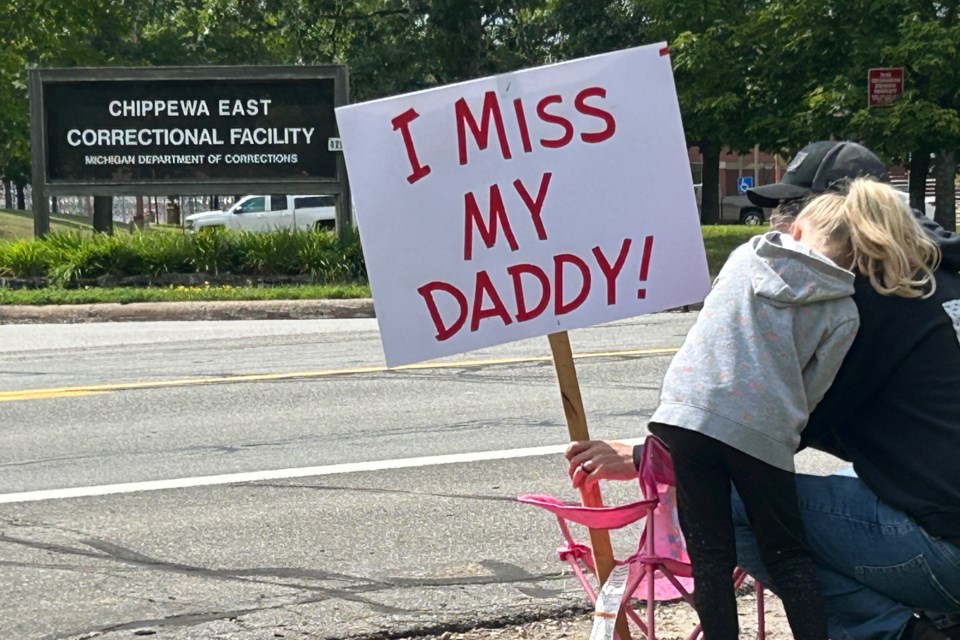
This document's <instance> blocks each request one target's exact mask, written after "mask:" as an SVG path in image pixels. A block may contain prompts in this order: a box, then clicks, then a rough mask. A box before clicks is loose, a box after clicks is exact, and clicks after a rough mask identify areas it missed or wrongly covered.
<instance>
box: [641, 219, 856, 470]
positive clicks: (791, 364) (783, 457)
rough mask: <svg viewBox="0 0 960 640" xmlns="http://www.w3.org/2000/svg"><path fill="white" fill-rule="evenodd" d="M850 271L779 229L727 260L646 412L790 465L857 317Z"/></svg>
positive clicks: (769, 460) (782, 465)
mask: <svg viewBox="0 0 960 640" xmlns="http://www.w3.org/2000/svg"><path fill="white" fill-rule="evenodd" d="M853 281H854V276H853V274H852V273H851V272H849V271H847V270H846V269H842V268H840V267H838V266H837V265H836V264H834V263H833V262H832V261H830V260H829V259H827V258H825V257H824V256H822V255H820V254H818V253H816V252H815V251H813V250H811V249H809V248H808V247H806V246H805V245H802V244H800V243H799V242H797V241H795V240H794V239H793V238H791V237H790V236H788V235H785V234H780V233H776V232H770V233H766V234H764V235H761V236H757V237H755V238H752V239H751V240H750V241H749V242H747V243H746V244H744V245H743V246H741V247H738V248H737V249H736V250H735V251H734V252H733V253H732V254H731V255H730V258H729V259H728V260H727V263H726V264H725V265H724V267H723V269H722V270H721V271H720V275H718V276H717V279H716V281H715V282H714V286H713V290H712V291H711V292H710V294H709V295H708V296H707V298H706V300H705V301H704V303H703V310H702V311H700V314H699V316H698V317H697V321H696V323H695V324H694V326H693V328H692V329H690V332H689V333H688V334H687V337H686V340H684V342H683V346H681V347H680V350H679V352H678V353H677V354H676V356H674V358H673V361H672V362H671V363H670V367H669V369H668V370H667V374H666V377H665V378H664V381H663V387H662V389H661V392H660V406H659V407H658V408H657V410H656V411H655V412H654V414H653V416H652V417H651V421H652V422H662V423H664V424H670V425H674V426H676V427H682V428H686V429H692V430H694V431H699V432H701V433H703V434H705V435H707V436H710V437H712V438H715V439H717V440H719V441H721V442H724V443H726V444H728V445H730V446H732V447H734V448H736V449H739V450H740V451H743V452H744V453H746V454H748V455H750V456H753V457H754V458H757V459H759V460H762V461H764V462H766V463H768V464H771V465H774V466H776V467H779V468H781V469H785V470H787V471H793V470H794V465H793V456H794V453H795V452H796V450H797V446H798V445H799V443H800V433H801V431H802V430H803V427H804V426H805V425H806V423H807V419H808V418H809V416H810V412H811V411H813V408H814V407H815V406H816V405H817V403H818V402H819V401H820V399H821V398H823V394H824V393H826V391H827V388H828V387H829V386H830V383H831V382H833V378H834V376H836V374H837V370H838V369H839V368H840V363H841V362H842V361H843V357H844V355H845V354H846V353H847V349H849V348H850V344H851V343H852V342H853V338H854V336H855V335H856V332H857V328H858V326H859V324H860V320H859V317H858V315H857V307H856V305H855V304H854V302H853V300H852V299H851V297H850V296H851V295H852V294H853Z"/></svg>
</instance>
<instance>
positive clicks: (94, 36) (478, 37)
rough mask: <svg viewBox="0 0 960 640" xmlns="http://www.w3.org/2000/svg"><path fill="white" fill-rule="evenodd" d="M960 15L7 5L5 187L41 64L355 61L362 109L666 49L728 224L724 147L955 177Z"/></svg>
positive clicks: (188, 2) (488, 3)
mask: <svg viewBox="0 0 960 640" xmlns="http://www.w3.org/2000/svg"><path fill="white" fill-rule="evenodd" d="M958 10H960V9H958V3H957V2H956V0H791V1H790V2H787V1H786V0H710V1H709V2H708V1H706V0H695V1H692V2H682V3H678V2H675V1H674V0H72V1H71V2H47V1H45V0H0V33H3V34H4V35H3V38H4V42H3V45H4V46H2V47H0V176H4V177H6V178H8V179H14V180H16V181H17V182H19V183H21V184H22V183H26V182H28V180H29V174H30V167H29V118H28V113H29V111H28V104H27V81H26V79H27V69H28V67H29V66H30V65H41V66H62V67H70V66H99V65H114V66H115V65H209V64H231V65H232V64H251V65H256V64H330V63H345V64H348V65H349V68H350V77H351V92H352V98H353V99H354V100H362V99H369V98H376V97H382V96H387V95H395V94H398V93H402V92H406V91H413V90H418V89H423V88H427V87H431V86H437V85H442V84H447V83H452V82H457V81H462V80H467V79H471V78H476V77H480V76H486V75H491V74H496V73H502V72H506V71H510V70H514V69H518V68H522V67H527V66H532V65H537V64H542V63H545V62H551V61H559V60H565V59H570V58H575V57H581V56H586V55H592V54H597V53H603V52H607V51H612V50H616V49H621V48H626V47H631V46H636V45H641V44H648V43H653V42H658V41H664V42H666V43H668V45H669V48H670V54H671V59H672V62H673V65H674V70H675V78H676V86H677V91H678V96H679V100H680V105H681V112H682V114H683V121H684V128H685V132H686V136H687V141H688V143H689V144H690V145H692V146H698V147H700V149H701V151H702V152H703V153H704V156H705V174H706V175H705V188H704V207H703V210H704V214H705V221H711V220H714V219H715V216H716V213H717V209H716V206H717V203H715V202H713V200H714V194H715V193H716V191H717V189H716V179H717V174H718V171H717V167H718V160H719V153H720V150H721V149H722V148H724V147H727V148H730V149H732V150H734V151H737V152H746V151H747V150H748V149H750V148H751V147H752V146H753V145H754V144H758V145H759V146H760V147H761V148H762V149H763V150H765V151H769V152H774V153H781V154H783V155H789V154H791V153H792V152H793V151H794V150H795V149H797V148H798V147H800V146H802V145H803V144H806V143H807V142H809V141H812V140H816V139H824V138H829V137H835V138H850V139H856V140H859V141H862V142H864V143H865V144H867V145H868V146H869V147H871V148H872V149H874V150H875V151H877V152H878V153H879V154H880V155H881V156H882V157H884V158H886V159H887V160H889V161H892V162H909V163H910V166H911V167H912V168H914V169H915V173H916V174H920V173H923V174H924V175H925V172H926V168H927V166H928V165H929V164H930V158H931V157H932V158H934V159H935V160H936V161H937V162H936V166H938V167H941V168H943V169H944V171H946V169H950V165H951V161H946V160H945V159H946V158H950V157H951V154H953V155H954V156H955V154H956V149H957V147H958V146H960V53H958V46H960V20H958V15H957V12H958ZM880 66H893V67H903V68H904V70H905V93H904V95H903V96H902V98H901V99H900V100H898V101H897V102H896V104H895V105H894V106H892V107H890V108H885V109H877V108H868V106H867V69H869V68H871V67H880ZM946 173H949V171H947V172H946ZM944 175H946V174H944ZM946 179H951V180H952V178H944V180H946Z"/></svg>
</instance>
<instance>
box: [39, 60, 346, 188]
mask: <svg viewBox="0 0 960 640" xmlns="http://www.w3.org/2000/svg"><path fill="white" fill-rule="evenodd" d="M333 84H334V83H333V79H332V78H329V79H318V80H307V81H304V80H279V81H277V80H273V81H266V80H258V81H239V80H232V81H229V82H211V81H205V80H168V81H166V82H154V81H149V82H148V81H141V82H137V81H131V82H125V83H123V84H122V85H121V84H119V83H117V82H105V81H99V82H98V81H91V82H84V83H77V82H61V83H51V84H49V85H47V86H45V87H44V91H43V106H44V113H45V114H46V134H47V163H46V174H47V180H48V182H49V183H51V184H52V183H54V182H57V181H70V182H90V181H108V182H131V181H137V182H139V181H151V182H153V181H156V180H177V181H184V180H186V181H196V180H203V181H206V180H211V179H212V180H229V179H234V180H249V179H251V178H253V179H257V178H281V179H291V180H297V179H318V178H320V179H323V178H326V179H336V176H337V164H336V157H335V156H334V154H333V153H331V152H330V151H328V150H327V147H328V140H329V139H330V138H336V137H337V136H336V123H335V121H334V115H333V108H334V86H333Z"/></svg>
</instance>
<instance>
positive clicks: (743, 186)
mask: <svg viewBox="0 0 960 640" xmlns="http://www.w3.org/2000/svg"><path fill="white" fill-rule="evenodd" d="M752 188H753V176H741V177H739V178H737V193H746V192H747V189H752Z"/></svg>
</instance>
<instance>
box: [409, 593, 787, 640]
mask: <svg viewBox="0 0 960 640" xmlns="http://www.w3.org/2000/svg"><path fill="white" fill-rule="evenodd" d="M737 604H738V608H739V611H740V637H742V638H756V637H757V617H756V599H755V597H754V594H753V592H752V591H751V592H750V593H745V594H741V595H740V596H738V598H737ZM764 611H765V615H764V618H765V621H764V622H765V624H764V626H765V631H766V638H767V640H790V639H791V638H792V637H793V636H792V635H791V633H790V627H789V625H788V624H787V618H786V615H785V614H784V612H783V606H782V604H781V602H780V599H779V598H777V597H776V596H774V595H773V594H772V593H770V592H769V591H766V592H765V593H764ZM592 624H593V618H592V616H591V615H590V614H572V612H571V615H570V616H563V617H557V618H547V619H544V620H537V621H534V622H529V623H526V624H522V625H511V626H505V627H499V628H478V629H472V630H470V631H463V632H454V631H445V632H443V633H441V634H439V635H431V636H418V637H416V638H414V637H405V638H402V639H400V640H513V639H515V638H523V639H524V640H559V639H561V638H578V639H580V640H586V639H587V638H589V637H590V629H591V626H592ZM696 624H697V616H696V613H695V612H694V611H693V608H692V607H690V606H688V605H686V604H682V603H668V604H665V605H661V606H659V607H658V608H657V627H656V634H657V638H658V639H659V640H685V639H686V638H687V636H688V635H689V634H690V632H691V631H692V630H693V628H694V626H695V625H696ZM632 630H633V631H636V630H635V629H632ZM637 637H642V636H640V635H639V634H637V633H635V634H634V635H633V638H634V639H636V638H637Z"/></svg>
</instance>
